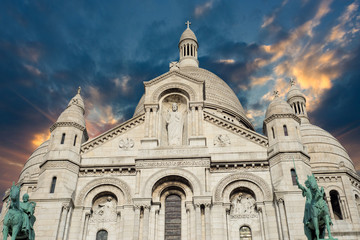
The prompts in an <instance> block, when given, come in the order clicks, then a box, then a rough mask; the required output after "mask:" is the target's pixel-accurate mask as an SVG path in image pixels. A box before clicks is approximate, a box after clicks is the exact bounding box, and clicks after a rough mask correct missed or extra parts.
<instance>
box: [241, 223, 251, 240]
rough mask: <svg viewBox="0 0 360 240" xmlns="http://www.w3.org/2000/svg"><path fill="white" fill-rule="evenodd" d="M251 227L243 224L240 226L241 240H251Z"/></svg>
mask: <svg viewBox="0 0 360 240" xmlns="http://www.w3.org/2000/svg"><path fill="white" fill-rule="evenodd" d="M251 239H252V236H251V229H250V228H249V227H247V226H242V227H241V228H240V240H251Z"/></svg>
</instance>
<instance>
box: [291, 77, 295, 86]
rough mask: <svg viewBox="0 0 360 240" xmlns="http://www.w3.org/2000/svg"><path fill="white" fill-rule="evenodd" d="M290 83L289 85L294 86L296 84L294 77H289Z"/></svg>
mask: <svg viewBox="0 0 360 240" xmlns="http://www.w3.org/2000/svg"><path fill="white" fill-rule="evenodd" d="M290 84H291V86H294V85H295V84H296V80H295V78H290Z"/></svg>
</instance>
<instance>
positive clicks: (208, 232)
mask: <svg viewBox="0 0 360 240" xmlns="http://www.w3.org/2000/svg"><path fill="white" fill-rule="evenodd" d="M204 206H205V209H204V210H205V236H206V240H211V222H210V207H211V204H210V203H206V204H204Z"/></svg>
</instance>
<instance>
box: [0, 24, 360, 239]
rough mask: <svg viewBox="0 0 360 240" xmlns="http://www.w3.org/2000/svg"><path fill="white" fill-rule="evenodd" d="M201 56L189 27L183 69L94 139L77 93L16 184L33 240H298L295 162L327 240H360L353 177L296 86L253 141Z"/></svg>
mask: <svg viewBox="0 0 360 240" xmlns="http://www.w3.org/2000/svg"><path fill="white" fill-rule="evenodd" d="M188 46H189V47H188ZM197 51H198V42H197V39H196V37H195V34H194V33H193V32H192V31H191V29H190V28H187V29H186V30H185V32H184V33H183V35H182V37H181V39H180V42H179V52H180V63H176V62H173V63H171V64H170V70H169V72H167V73H165V74H163V75H161V76H159V77H157V78H155V79H152V80H150V81H148V82H145V83H144V85H145V94H144V96H143V97H142V98H141V100H140V102H139V104H138V106H137V108H136V110H135V114H134V117H133V118H131V119H130V120H128V121H127V122H124V123H122V124H121V125H119V126H117V127H115V128H113V129H111V130H109V131H107V132H105V133H103V134H101V135H99V136H98V137H96V138H94V139H91V140H88V137H87V131H86V126H85V120H84V111H85V106H84V103H83V100H82V98H81V96H80V92H79V93H78V94H77V95H76V96H75V97H74V98H73V99H72V100H71V101H70V103H69V105H68V107H67V109H66V110H65V111H64V112H63V113H62V114H61V115H60V117H59V119H58V120H57V122H56V123H54V125H53V126H52V127H51V129H50V130H51V137H50V139H49V140H48V141H46V142H44V143H43V144H42V145H41V146H40V147H39V148H38V149H36V150H35V152H34V153H33V154H32V155H31V156H30V158H29V159H28V161H27V162H26V164H25V166H24V169H23V171H22V172H21V175H20V178H19V181H18V182H19V184H21V191H22V194H23V193H25V192H27V193H28V194H29V195H30V200H31V201H35V202H36V203H37V206H36V210H35V216H36V218H37V220H36V222H35V225H34V228H35V232H36V239H38V240H49V239H59V240H60V239H62V240H95V239H105V238H100V237H97V234H98V235H101V234H105V235H106V234H107V239H109V240H115V239H132V240H138V239H142V240H145V239H146V240H160V239H186V240H190V239H196V240H203V239H206V240H210V239H213V240H217V239H229V240H230V239H253V240H275V239H281V240H287V239H291V240H303V239H306V238H305V235H304V231H303V223H302V221H303V215H304V203H305V199H304V197H303V196H302V193H301V190H299V189H298V187H297V186H296V185H294V184H293V181H292V175H291V171H292V169H293V168H294V163H295V165H296V171H297V174H298V176H299V179H300V182H301V183H304V181H305V180H306V176H307V175H310V174H312V173H313V174H314V175H315V177H316V179H317V180H318V184H319V186H322V187H324V189H325V193H326V200H327V202H328V205H329V209H330V214H331V218H332V221H333V223H334V225H333V226H332V227H331V229H332V233H333V236H334V237H337V238H338V239H339V240H342V239H353V240H356V239H360V177H359V176H358V175H357V174H356V172H355V169H354V165H353V163H352V161H351V159H350V158H349V156H348V154H347V153H346V150H345V149H344V148H343V147H342V146H341V144H340V143H339V142H338V141H337V140H336V139H335V138H334V137H333V136H331V135H330V134H329V133H327V132H326V131H324V130H322V129H321V128H319V127H317V126H314V125H312V124H310V122H309V120H308V117H307V113H306V99H305V97H304V96H303V95H302V93H301V91H300V90H299V89H298V88H297V87H296V85H295V84H293V86H292V87H291V89H290V91H289V94H288V96H287V102H285V101H284V100H281V99H280V98H279V97H275V99H274V101H273V102H272V103H271V104H270V105H269V108H268V110H267V113H266V116H265V120H264V134H265V135H261V134H258V133H256V132H255V131H254V129H253V126H252V124H251V122H250V121H249V120H248V119H247V118H246V115H245V112H244V110H243V108H242V106H241V103H240V102H239V100H238V99H237V97H236V95H235V94H234V92H233V91H232V90H231V89H230V88H229V86H228V85H227V84H226V83H225V82H224V81H223V80H221V79H220V78H219V77H217V76H216V75H214V74H212V73H211V72H209V71H207V70H205V69H201V68H199V67H198V60H197ZM174 103H176V109H175V108H174V107H173V106H174ZM175 113H176V114H175ZM169 114H173V115H172V116H171V117H167V116H170V115H169ZM173 118H174V119H175V118H176V119H180V120H179V121H178V122H176V124H172V125H170V122H171V121H175V120H169V119H173ZM172 129H175V130H172ZM169 131H170V133H169ZM169 137H171V138H177V139H180V140H178V141H169ZM54 182H55V184H54ZM52 183H53V184H52ZM52 185H53V186H52ZM169 196H175V198H174V199H175V200H173V202H171V203H170V200H169V199H170V198H169ZM176 198H178V200H176ZM6 200H7V195H6V196H5V198H4V201H6ZM177 203H178V205H176V204H177ZM167 204H168V205H167ZM171 204H173V205H171ZM170 205H171V206H170ZM4 206H6V204H4ZM5 213H6V207H4V208H3V211H2V214H1V219H0V220H1V226H2V221H3V218H4V215H5ZM174 216H175V217H174ZM171 217H174V219H172V220H171V221H170V220H167V219H170V218H171ZM169 223H171V224H173V225H171V224H170V225H169ZM172 226H176V227H175V228H173V229H172V228H171V227H172ZM105 231H106V232H105ZM171 236H173V238H172V237H171ZM174 236H176V237H178V238H174ZM250 237H251V238H250Z"/></svg>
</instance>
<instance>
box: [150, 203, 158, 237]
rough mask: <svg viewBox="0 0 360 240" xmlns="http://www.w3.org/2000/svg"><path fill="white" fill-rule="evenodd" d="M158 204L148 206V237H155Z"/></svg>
mask: <svg viewBox="0 0 360 240" xmlns="http://www.w3.org/2000/svg"><path fill="white" fill-rule="evenodd" d="M159 208H160V205H154V203H153V205H151V208H150V221H149V239H150V240H155V239H157V238H156V237H157V229H158V227H157V225H158V216H159Z"/></svg>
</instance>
